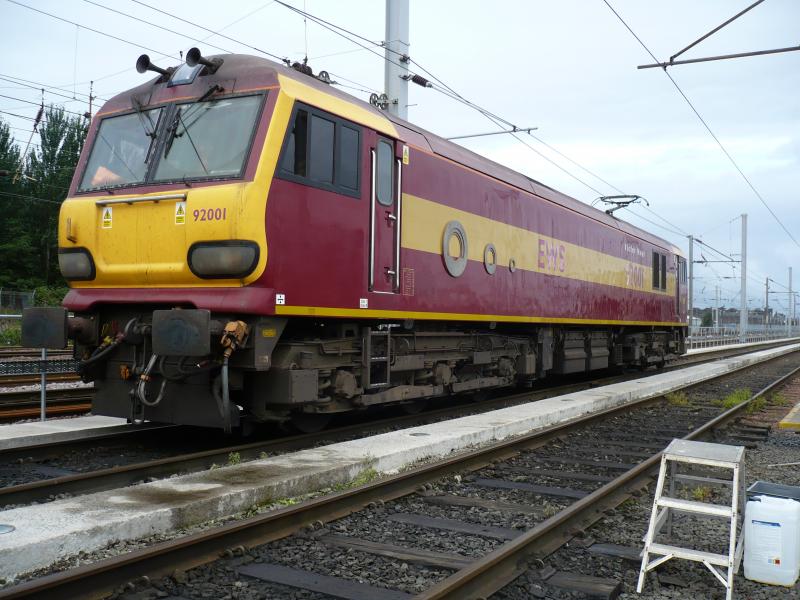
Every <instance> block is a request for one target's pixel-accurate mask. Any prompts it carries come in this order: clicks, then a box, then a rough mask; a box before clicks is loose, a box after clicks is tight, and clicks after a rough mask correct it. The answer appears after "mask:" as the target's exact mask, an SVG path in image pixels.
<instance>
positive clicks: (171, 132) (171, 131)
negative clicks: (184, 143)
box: [164, 108, 183, 158]
mask: <svg viewBox="0 0 800 600" xmlns="http://www.w3.org/2000/svg"><path fill="white" fill-rule="evenodd" d="M182 110H183V108H179V109H178V112H176V113H175V118H174V119H172V123H170V125H169V127H167V141H166V143H165V145H164V158H167V156H168V155H169V151H170V150H172V142H174V141H175V138H176V137H179V134H178V127H179V126H180V124H181V111H182Z"/></svg>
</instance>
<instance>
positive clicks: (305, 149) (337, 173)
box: [277, 105, 361, 197]
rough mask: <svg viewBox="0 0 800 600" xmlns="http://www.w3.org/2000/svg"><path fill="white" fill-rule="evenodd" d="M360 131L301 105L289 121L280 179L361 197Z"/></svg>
mask: <svg viewBox="0 0 800 600" xmlns="http://www.w3.org/2000/svg"><path fill="white" fill-rule="evenodd" d="M360 160H361V129H360V128H359V127H358V126H357V125H355V124H354V123H350V122H349V121H345V120H343V119H340V118H338V117H335V116H333V115H330V114H328V113H325V112H323V111H321V110H317V109H315V108H312V107H306V106H303V105H298V107H297V108H296V109H295V111H294V115H293V116H292V119H291V120H290V122H289V128H288V130H287V132H286V139H285V140H284V143H283V150H282V152H281V159H280V162H279V165H280V167H279V169H278V174H277V175H278V177H280V178H282V179H288V180H290V181H295V182H297V183H302V184H305V185H309V186H312V187H317V188H321V189H324V190H328V191H332V192H337V193H340V194H345V195H347V196H354V197H358V196H359V190H360V187H361V186H360Z"/></svg>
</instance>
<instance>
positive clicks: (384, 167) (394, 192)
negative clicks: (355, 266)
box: [368, 136, 402, 294]
mask: <svg viewBox="0 0 800 600" xmlns="http://www.w3.org/2000/svg"><path fill="white" fill-rule="evenodd" d="M371 161H372V165H371V166H372V179H371V190H370V223H369V228H370V248H369V271H368V272H369V290H370V291H371V292H376V293H385V294H392V293H396V292H397V291H398V289H399V283H400V227H401V221H400V217H401V209H402V206H401V203H402V196H401V187H402V173H401V170H402V162H401V161H400V160H398V159H397V158H396V157H395V145H394V141H393V140H390V139H388V138H385V137H382V136H376V138H375V146H374V147H373V148H372V149H371Z"/></svg>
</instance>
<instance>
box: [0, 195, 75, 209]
mask: <svg viewBox="0 0 800 600" xmlns="http://www.w3.org/2000/svg"><path fill="white" fill-rule="evenodd" d="M0 196H7V197H9V198H20V199H22V200H35V201H37V202H47V203H48V204H56V205H58V206H61V202H58V201H56V200H48V199H47V198H39V197H37V196H30V195H26V194H15V193H13V192H3V191H0Z"/></svg>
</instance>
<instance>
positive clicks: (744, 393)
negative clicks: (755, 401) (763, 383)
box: [717, 389, 752, 410]
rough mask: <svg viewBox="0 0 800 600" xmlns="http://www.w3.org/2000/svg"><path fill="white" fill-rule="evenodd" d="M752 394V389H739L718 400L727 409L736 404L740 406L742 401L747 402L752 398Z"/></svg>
mask: <svg viewBox="0 0 800 600" xmlns="http://www.w3.org/2000/svg"><path fill="white" fill-rule="evenodd" d="M751 395H752V394H751V393H750V390H746V389H739V390H736V391H735V392H732V393H730V394H728V395H727V396H725V398H724V399H723V400H720V401H718V402H717V404H718V405H719V406H721V407H722V408H724V409H726V410H727V409H729V408H733V407H734V406H738V405H739V404H741V403H742V402H747V401H748V400H750V396H751Z"/></svg>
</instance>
